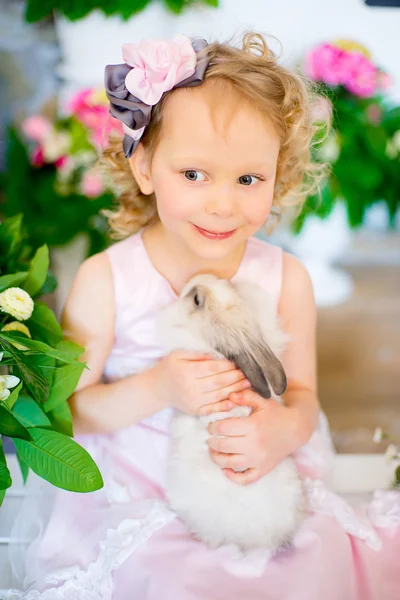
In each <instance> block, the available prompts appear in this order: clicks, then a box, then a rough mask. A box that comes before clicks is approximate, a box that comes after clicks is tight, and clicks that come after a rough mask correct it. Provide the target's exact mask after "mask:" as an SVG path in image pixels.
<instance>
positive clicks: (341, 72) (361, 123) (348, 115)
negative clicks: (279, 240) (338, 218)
mask: <svg viewBox="0 0 400 600" xmlns="http://www.w3.org/2000/svg"><path fill="white" fill-rule="evenodd" d="M304 70H305V72H306V74H307V75H308V76H309V77H311V78H312V79H313V80H314V81H316V82H318V86H319V89H320V92H322V94H323V95H324V96H325V99H326V100H325V103H321V104H320V105H319V106H318V107H317V110H316V116H315V118H316V121H323V120H324V116H325V118H326V115H327V113H328V114H329V116H332V117H333V118H332V128H331V130H330V131H329V132H327V131H326V130H325V137H323V138H322V139H320V140H316V144H315V147H314V149H313V153H314V158H315V160H317V161H319V162H327V163H328V164H329V165H330V172H329V175H328V176H327V178H326V179H325V180H324V181H323V182H322V186H321V189H320V193H319V194H316V195H315V196H310V197H309V198H308V199H307V201H306V203H305V205H304V207H303V210H302V212H301V213H300V215H299V216H298V218H297V220H296V221H295V229H296V230H297V231H299V230H300V229H301V227H302V225H303V223H304V220H305V219H306V218H307V216H308V215H310V214H316V215H318V216H319V217H321V218H324V217H326V216H328V215H329V214H330V213H331V211H332V209H333V206H334V204H335V202H336V201H337V200H338V199H343V200H344V202H345V205H346V208H347V215H348V223H349V225H350V227H358V226H360V225H361V224H362V223H363V220H364V216H365V212H366V209H367V208H368V207H370V206H372V205H373V204H375V203H377V202H380V201H383V202H384V203H385V204H386V207H387V211H388V217H389V219H388V221H389V224H390V225H393V224H394V221H395V218H396V213H397V211H398V208H399V193H398V191H399V189H400V168H399V167H400V107H398V106H390V103H389V101H388V99H387V97H386V93H387V90H388V88H389V86H390V78H389V76H388V75H387V74H386V73H385V72H384V71H382V70H381V69H380V68H379V67H378V66H377V65H376V64H375V63H374V62H373V60H372V58H371V56H370V54H369V52H368V50H367V49H366V48H364V47H363V46H361V45H359V44H357V43H354V42H350V41H343V40H342V41H338V42H336V43H333V44H330V43H324V44H321V45H319V46H318V47H316V48H314V49H312V50H311V51H310V52H309V53H308V55H307V57H306V60H305V65H304ZM326 134H327V135H326Z"/></svg>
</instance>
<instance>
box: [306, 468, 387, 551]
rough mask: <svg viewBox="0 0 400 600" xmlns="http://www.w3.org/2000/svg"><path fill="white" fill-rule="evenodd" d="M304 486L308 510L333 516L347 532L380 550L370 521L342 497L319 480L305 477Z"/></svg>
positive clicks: (380, 544) (379, 542)
mask: <svg viewBox="0 0 400 600" xmlns="http://www.w3.org/2000/svg"><path fill="white" fill-rule="evenodd" d="M304 488H305V491H306V494H307V499H308V507H309V510H310V511H312V512H316V513H323V514H325V515H330V516H331V517H334V518H335V519H336V521H337V522H338V523H339V524H340V525H341V526H342V527H343V529H344V530H345V531H346V532H347V533H349V534H350V535H353V536H355V537H358V538H360V539H362V540H364V541H365V543H366V544H367V546H369V547H370V548H372V549H373V550H380V548H381V546H382V542H381V540H380V538H379V535H378V534H377V532H376V531H375V529H374V528H373V526H372V525H371V523H369V521H368V520H367V519H366V518H365V519H364V518H363V517H362V515H361V514H359V513H357V512H356V511H355V510H354V509H353V508H352V507H351V506H350V505H349V504H348V503H347V502H346V501H345V500H344V499H343V498H341V497H340V496H338V495H337V494H335V493H334V492H332V491H331V490H330V489H328V488H327V487H326V486H325V485H324V483H323V482H322V481H321V480H318V479H317V480H313V479H310V478H308V477H307V478H306V479H305V480H304Z"/></svg>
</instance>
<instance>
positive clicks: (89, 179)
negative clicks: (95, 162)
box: [80, 171, 105, 198]
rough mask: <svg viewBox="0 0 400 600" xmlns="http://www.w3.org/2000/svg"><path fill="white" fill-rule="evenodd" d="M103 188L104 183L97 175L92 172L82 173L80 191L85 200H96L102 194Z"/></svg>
mask: <svg viewBox="0 0 400 600" xmlns="http://www.w3.org/2000/svg"><path fill="white" fill-rule="evenodd" d="M104 189H105V186H104V181H103V179H102V177H101V175H100V174H99V173H96V172H94V171H87V172H86V173H84V175H83V177H82V180H81V186H80V191H81V194H82V195H83V196H86V197H87V198H97V197H98V196H100V195H101V194H102V193H103V192H104Z"/></svg>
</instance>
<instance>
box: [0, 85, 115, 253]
mask: <svg viewBox="0 0 400 600" xmlns="http://www.w3.org/2000/svg"><path fill="white" fill-rule="evenodd" d="M111 132H114V133H117V134H119V135H121V136H122V127H121V124H120V123H119V122H118V121H116V120H115V119H111V118H110V117H109V113H108V101H107V98H106V96H105V93H104V91H102V90H97V89H84V90H81V91H79V92H78V93H77V94H75V95H74V96H73V97H72V98H71V99H70V101H69V103H68V104H67V106H66V107H65V114H64V115H63V116H57V117H55V118H53V119H50V118H48V117H45V116H43V115H33V116H31V117H28V118H27V119H25V120H24V121H23V122H22V124H21V127H20V128H19V129H18V130H17V129H16V128H14V127H11V128H10V129H9V131H8V135H7V140H6V147H7V151H6V163H7V172H6V174H5V176H4V185H3V187H4V195H5V200H6V202H5V206H4V209H3V211H4V213H5V214H6V216H13V215H16V214H18V213H20V212H22V213H23V214H24V220H25V226H26V228H27V231H28V235H29V238H30V242H31V244H32V246H33V247H35V248H38V247H39V246H40V245H41V244H43V243H46V244H48V245H49V246H60V245H63V244H65V243H67V242H68V241H70V240H71V239H72V238H73V237H74V236H75V235H76V234H77V233H79V232H87V233H88V234H89V238H90V248H89V254H93V253H95V252H99V251H100V250H102V249H103V248H104V247H105V246H106V245H107V244H108V242H109V240H108V236H107V230H108V226H107V222H106V219H105V217H104V216H102V214H101V210H102V209H109V208H111V207H112V204H113V201H114V198H115V194H116V190H115V189H114V187H113V185H112V182H110V181H108V180H106V179H105V177H104V175H102V173H101V172H100V171H99V170H98V168H97V167H96V163H97V160H98V155H99V151H100V149H101V148H102V147H103V146H104V145H105V144H106V143H107V140H108V136H109V134H110V133H111Z"/></svg>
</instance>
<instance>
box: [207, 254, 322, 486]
mask: <svg viewBox="0 0 400 600" xmlns="http://www.w3.org/2000/svg"><path fill="white" fill-rule="evenodd" d="M279 316H280V321H281V326H282V328H283V329H284V330H285V331H286V332H287V333H288V334H289V336H290V338H291V340H290V342H289V343H288V346H287V350H286V352H285V353H284V355H283V357H282V364H283V366H284V368H285V371H286V375H287V379H288V387H287V391H286V392H285V394H284V401H285V403H284V405H281V404H279V403H277V402H274V401H268V402H266V401H265V400H264V399H263V398H261V397H260V396H259V395H258V394H257V393H256V392H254V391H253V390H246V391H243V392H241V393H239V394H236V393H235V394H231V396H230V398H231V399H232V400H233V401H234V402H235V403H236V404H240V405H245V406H251V407H252V409H253V412H252V414H251V415H250V416H249V417H247V418H239V419H235V418H232V419H225V420H223V421H217V422H215V423H212V424H211V425H210V426H209V432H210V433H211V434H212V437H211V438H210V439H209V441H208V443H209V446H210V449H211V454H212V457H213V459H214V461H215V462H216V463H217V464H218V465H219V466H220V467H221V468H223V469H225V473H226V475H227V476H228V477H229V478H230V479H232V480H234V481H236V482H238V483H244V484H247V483H251V482H253V481H256V480H257V479H259V478H260V477H262V476H263V475H265V474H266V473H268V472H269V471H271V470H272V469H273V468H274V467H275V466H276V465H277V464H278V463H279V462H281V461H282V460H283V459H284V458H286V457H287V456H288V455H289V454H291V453H293V452H295V451H296V450H298V449H299V448H300V447H301V446H302V445H304V444H305V443H306V442H307V441H308V439H309V438H310V436H311V434H312V432H313V431H314V429H315V427H316V425H317V423H318V415H319V403H318V399H317V384H316V342H315V334H316V308H315V302H314V295H313V290H312V285H311V281H310V278H309V275H308V273H307V271H306V269H305V267H304V266H303V265H302V264H301V263H300V262H299V261H298V260H297V259H296V258H294V257H293V256H291V255H289V254H284V264H283V280H282V290H281V298H280V302H279ZM217 436H225V437H217ZM234 469H242V470H244V469H246V470H245V471H244V472H242V473H236V472H235V471H234Z"/></svg>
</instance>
